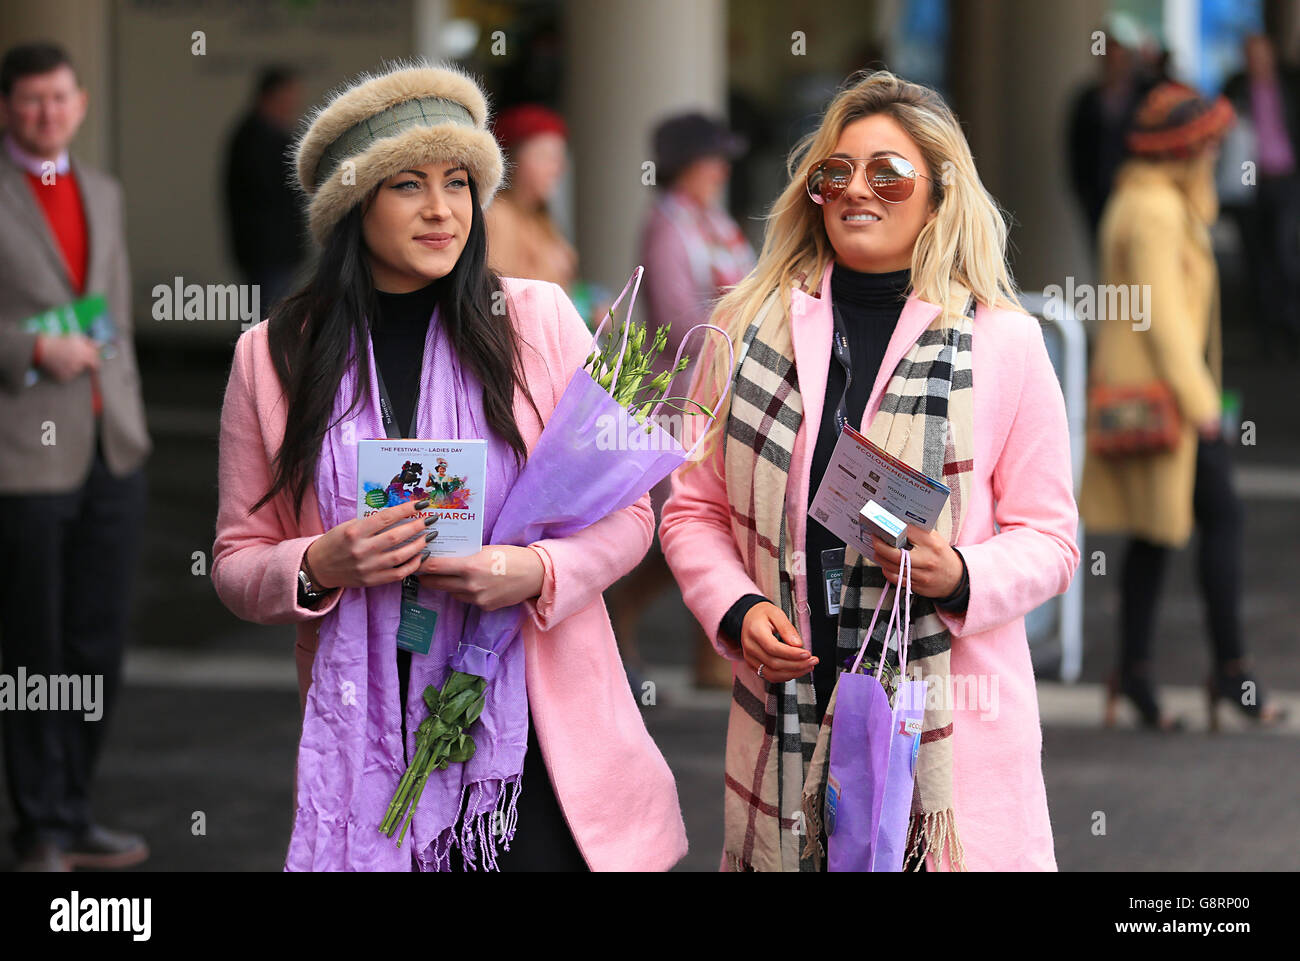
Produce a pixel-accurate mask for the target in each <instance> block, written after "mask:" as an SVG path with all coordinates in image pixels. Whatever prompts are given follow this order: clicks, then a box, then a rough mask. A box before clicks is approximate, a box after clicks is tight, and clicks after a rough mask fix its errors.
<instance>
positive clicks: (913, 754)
mask: <svg viewBox="0 0 1300 961" xmlns="http://www.w3.org/2000/svg"><path fill="white" fill-rule="evenodd" d="M898 575H899V578H900V580H903V582H904V594H903V613H902V617H901V620H902V622H903V624H902V630H901V631H900V633H899V644H898V676H899V681H898V690H897V692H895V694H894V710H893V713H892V716H891V719H890V725H889V730H890V734H889V764H888V766H887V768H886V772H885V797H884V802H883V804H882V805H881V810H880V825H879V827H878V828H877V830H876V843H875V855H874V859H873V861H872V864H871V870H872V871H901V870H903V858H904V855H905V854H906V852H907V833H908V825H909V824H910V821H911V815H912V794H913V788H914V785H915V783H916V759H917V755H918V753H919V751H920V749H921V722H922V721H923V720H924V718H925V681H909V680H906V677H907V640H908V636H909V633H910V627H911V622H912V569H911V558H910V557H909V556H908V553H907V551H904V552H903V556H902V562H901V563H900V565H899V571H898ZM898 606H899V604H898V598H897V597H895V600H894V608H895V611H894V613H895V614H897V608H898ZM894 620H895V618H894V617H893V616H892V615H891V618H890V624H891V626H892V625H893V623H894ZM885 636H886V638H888V636H889V635H888V634H886V635H885Z"/></svg>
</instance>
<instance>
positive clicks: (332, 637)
mask: <svg viewBox="0 0 1300 961" xmlns="http://www.w3.org/2000/svg"><path fill="white" fill-rule="evenodd" d="M356 355H357V352H356V350H355V345H354V349H353V350H352V357H353V361H354V362H353V363H351V364H350V365H349V366H348V368H347V370H346V372H345V373H344V375H343V378H342V380H341V381H340V383H339V388H338V392H337V394H336V395H335V398H334V410H333V414H332V416H331V422H332V423H334V422H336V423H334V426H333V427H331V428H330V429H329V431H328V432H327V433H326V435H325V439H324V441H323V443H322V445H321V454H320V462H319V464H318V465H317V468H316V496H317V498H318V499H319V501H320V510H321V519H322V521H324V524H325V529H326V530H329V529H330V528H332V527H334V526H335V525H337V524H340V523H342V522H344V521H346V520H350V519H351V518H353V517H355V516H356V491H357V447H356V441H357V440H358V439H363V440H364V439H368V438H383V437H385V436H386V435H385V433H384V429H383V423H382V421H381V419H380V414H379V389H378V386H377V382H376V379H375V361H374V353H373V351H372V350H371V347H370V340H369V338H367V339H366V360H367V363H368V364H369V365H370V396H369V398H368V400H367V402H366V403H365V404H364V405H362V406H361V407H360V408H359V409H358V410H357V411H356V412H354V414H353V416H352V417H351V418H349V419H343V414H344V412H345V411H346V410H347V407H348V405H349V404H350V403H351V399H352V392H353V389H354V385H355V383H356V377H357V365H356V363H355V358H356ZM417 418H418V419H417V427H418V430H419V437H421V438H424V439H430V440H442V439H457V438H467V439H468V438H484V439H486V440H487V441H488V445H487V490H486V497H485V498H484V507H485V511H484V513H485V516H484V525H483V531H484V536H483V542H484V544H485V545H486V544H489V543H491V539H490V535H491V531H492V528H493V525H494V524H495V522H496V518H497V514H498V512H499V511H500V508H501V504H502V501H503V500H504V499H505V495H506V493H507V492H508V491H509V489H510V487H511V485H512V484H513V483H514V480H515V477H516V476H517V473H518V470H517V468H516V466H515V461H514V455H513V452H512V451H511V450H510V448H509V446H508V445H507V444H505V443H504V442H502V441H501V440H499V439H498V438H496V437H495V436H494V435H493V434H492V433H491V432H490V430H489V428H488V424H487V419H486V418H485V416H484V414H483V402H482V387H481V385H480V384H479V382H478V381H477V379H476V378H475V377H474V376H473V375H472V374H471V373H470V372H468V371H466V370H464V369H463V368H462V367H461V366H460V364H459V363H458V362H457V359H456V356H455V353H454V351H453V349H452V345H451V343H450V342H449V340H448V339H447V337H446V336H445V335H444V333H443V330H442V325H441V324H440V323H439V322H438V312H437V311H435V312H434V315H433V317H432V319H431V320H430V322H429V332H428V335H427V337H426V338H425V344H424V363H423V368H422V372H421V379H420V398H419V412H418V414H417ZM400 598H401V585H400V583H393V584H387V585H384V586H382V587H370V588H347V589H345V590H344V591H343V596H342V597H341V598H340V599H339V602H338V605H337V606H336V607H335V608H334V610H332V611H331V612H330V613H329V614H327V615H326V616H325V617H324V618H323V619H322V621H321V630H320V646H319V648H318V650H317V652H316V660H315V663H314V664H313V665H312V684H311V689H310V691H309V692H308V695H307V709H306V715H305V717H304V719H303V727H302V737H301V740H300V741H299V743H298V808H297V815H296V818H295V820H294V826H293V837H292V838H291V840H290V842H289V853H288V856H287V858H286V860H285V870H286V871H410V870H421V871H447V870H450V868H451V848H452V845H455V844H459V845H460V849H461V857H462V859H463V861H464V864H465V867H466V868H469V867H477V862H479V861H480V860H481V863H482V865H483V866H484V867H485V868H488V869H491V868H495V867H496V845H497V843H498V842H500V843H503V844H504V846H505V849H506V850H507V851H508V850H509V849H510V840H511V839H512V838H513V837H514V831H515V822H516V820H517V812H516V808H515V802H516V801H517V799H518V796H519V792H520V791H521V790H522V783H521V775H522V772H523V766H524V753H525V751H526V750H527V745H528V694H527V689H526V687H525V683H524V649H523V645H522V644H514V645H512V646H511V647H510V649H509V650H507V651H506V652H505V654H504V655H503V656H502V658H501V664H500V667H499V670H498V672H497V674H496V676H495V677H494V678H493V679H492V681H491V682H490V683H489V685H488V688H487V700H486V706H485V708H484V711H483V714H482V715H481V716H480V717H479V719H478V721H477V722H476V724H475V725H474V727H473V728H472V733H473V735H474V740H475V743H476V744H477V746H478V750H477V752H476V753H475V755H474V757H473V758H471V759H470V761H469V763H467V764H452V765H451V766H449V767H448V768H447V769H446V770H445V771H434V772H433V773H432V774H431V775H430V777H429V781H428V783H427V785H426V786H425V789H424V794H423V796H422V797H421V798H420V804H419V807H418V808H417V809H416V812H415V819H414V822H413V823H412V825H411V830H410V831H409V832H408V833H407V836H406V839H405V841H403V843H402V846H401V847H400V848H399V847H398V846H397V843H396V839H395V838H388V837H385V836H384V835H383V834H381V833H380V832H379V824H380V822H381V821H382V820H383V818H384V813H385V812H386V810H387V808H388V802H389V801H390V800H391V798H392V796H393V792H394V790H395V789H396V787H397V782H398V781H399V780H400V778H401V776H402V773H403V772H404V771H405V770H406V765H407V758H409V757H413V756H414V753H415V729H416V728H417V727H418V726H419V724H420V722H421V721H422V720H424V718H425V717H426V716H427V715H428V710H427V708H426V707H425V704H424V701H423V698H422V695H423V692H424V689H425V687H426V686H427V685H429V684H435V685H437V686H438V687H441V686H442V684H443V682H444V680H445V679H446V676H447V673H448V662H449V661H450V659H451V657H452V655H453V654H454V653H455V652H456V649H457V647H458V645H459V644H460V642H461V638H462V637H470V636H472V633H473V629H474V627H475V625H476V623H477V620H478V617H479V614H480V611H479V609H478V608H476V607H472V606H470V605H466V604H462V603H460V602H459V601H456V600H454V599H452V598H451V597H450V596H449V595H447V594H446V593H444V592H441V591H427V590H425V589H424V588H421V589H420V603H421V604H423V605H425V606H427V607H431V608H433V609H434V610H436V611H437V612H438V623H437V628H436V631H435V633H434V638H433V645H432V646H431V647H430V649H429V653H428V655H426V656H420V655H418V654H413V655H412V656H411V677H410V690H409V694H408V697H407V702H406V706H405V710H406V730H407V734H406V752H407V753H406V754H405V755H404V754H403V751H402V745H401V724H400V720H399V718H400V715H399V714H398V711H399V701H400V682H399V679H398V674H397V642H396V634H397V623H398V605H399V601H400ZM462 806H464V807H465V810H464V816H463V818H462V817H460V812H461V809H462Z"/></svg>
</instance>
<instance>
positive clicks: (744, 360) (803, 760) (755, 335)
mask: <svg viewBox="0 0 1300 961" xmlns="http://www.w3.org/2000/svg"><path fill="white" fill-rule="evenodd" d="M954 305H955V308H956V309H953V307H954ZM963 305H965V306H966V308H967V309H966V311H964V312H963V311H962V309H961V308H962V306H963ZM973 306H974V305H973V301H972V300H971V299H970V298H969V293H968V292H967V291H965V290H964V289H958V288H956V287H954V290H953V299H951V300H950V301H949V309H948V310H947V311H940V313H939V314H938V316H936V318H935V320H934V321H933V322H932V323H931V324H930V326H929V327H928V328H927V329H926V330H925V331H924V332H923V333H922V334H921V336H920V337H918V338H917V340H916V342H915V343H914V344H913V345H912V347H911V348H910V349H909V350H908V352H907V354H906V356H904V358H903V359H902V360H901V361H899V364H898V366H897V368H895V370H894V373H893V376H892V377H891V378H890V380H889V383H888V384H887V385H886V388H885V394H884V396H883V398H882V399H881V404H880V409H879V412H878V413H877V414H876V416H875V418H874V420H873V421H872V423H871V429H870V431H868V433H867V437H868V438H869V439H870V440H871V441H872V442H873V443H875V444H877V445H879V446H880V447H882V448H883V449H884V450H885V451H887V452H889V453H890V454H893V455H894V456H895V457H898V458H899V459H900V460H902V461H904V462H906V463H908V464H910V465H911V466H913V467H915V468H917V469H919V470H922V471H924V472H925V473H926V474H928V475H929V476H931V477H935V478H939V479H941V480H942V481H943V483H944V484H945V485H947V486H948V487H949V488H950V489H951V491H952V494H951V496H950V497H949V500H948V506H947V508H946V509H945V511H944V512H943V514H942V515H941V516H940V518H939V520H938V523H937V525H936V530H937V531H938V532H939V533H940V534H942V535H943V536H944V537H946V538H947V539H948V541H949V542H950V543H951V542H953V541H955V540H956V539H957V536H958V534H960V532H961V522H962V514H963V507H964V505H965V504H966V501H967V499H968V497H969V491H970V480H971V471H972V454H973V450H974V447H973V437H972V405H971V382H972V381H971V332H972V329H973V324H972V317H973V313H974V311H973V309H972V308H973ZM738 356H739V358H740V359H739V362H738V364H737V371H736V383H735V385H734V387H733V390H732V404H731V412H730V415H729V417H728V421H727V434H726V448H725V452H724V463H725V474H726V486H727V496H728V500H729V501H730V508H731V526H732V532H733V534H734V536H735V538H736V543H737V545H738V546H739V547H740V551H741V556H742V557H743V559H744V563H745V569H746V571H747V572H748V574H749V575H750V577H751V578H753V580H754V583H755V584H757V585H758V587H759V589H760V590H761V591H762V592H763V594H764V595H765V596H766V597H768V598H773V599H775V603H777V604H779V606H780V607H781V610H782V611H784V612H785V615H786V617H788V618H789V619H790V621H791V623H793V624H796V625H797V624H798V623H799V619H798V615H797V612H796V611H795V605H794V596H793V581H792V579H791V578H792V576H793V575H803V574H804V573H805V571H806V568H805V566H804V564H803V563H802V560H803V557H802V553H801V550H802V546H803V545H794V544H792V543H791V542H790V538H789V536H788V527H787V524H788V517H787V509H788V510H789V511H806V510H807V505H806V504H793V505H787V504H786V489H787V482H788V480H789V471H790V460H791V452H792V451H793V449H794V440H795V435H796V434H797V433H798V430H799V425H800V423H801V421H802V420H803V401H802V398H801V397H800V395H799V386H798V380H797V377H796V372H795V366H794V347H793V344H792V342H791V333H790V322H789V319H788V317H787V315H786V312H785V310H784V309H783V307H782V303H781V299H780V297H779V296H778V294H777V293H773V294H772V295H771V297H769V298H768V301H767V303H766V304H764V306H763V308H762V309H760V310H759V312H758V315H757V316H756V318H755V320H754V322H753V323H752V324H751V325H750V327H749V329H748V330H747V331H746V334H745V338H744V340H743V342H742V344H741V347H740V351H739V353H738ZM796 548H799V549H800V550H799V551H798V552H797V551H796ZM843 583H844V587H843V594H842V599H841V606H840V621H839V625H840V631H839V637H838V641H837V654H836V659H837V660H838V661H839V662H840V663H841V664H843V663H844V660H845V658H847V657H850V656H852V655H855V654H856V653H857V651H858V649H859V647H860V646H861V645H862V643H863V641H864V640H865V639H866V630H867V625H868V624H869V623H870V621H871V613H872V611H873V610H874V608H875V605H876V604H877V603H879V598H880V594H881V591H882V589H883V587H884V585H885V579H884V575H883V573H882V572H881V570H880V568H879V567H878V566H876V565H875V564H872V563H871V562H869V561H866V560H865V559H864V558H863V557H862V556H861V555H860V554H858V553H857V552H856V551H854V550H853V549H852V548H849V549H847V551H846V556H845V570H844V582H843ZM887 610H888V608H887V609H886V611H887ZM887 621H888V617H887V616H885V614H883V613H882V616H881V617H880V619H879V623H878V626H877V629H876V632H875V636H874V637H873V639H872V644H871V645H870V646H869V647H868V649H867V655H868V657H872V658H874V657H879V656H880V648H881V644H882V641H883V637H884V632H885V623H886V622H887ZM909 643H910V647H909V657H908V674H909V676H911V677H913V678H924V679H926V681H927V683H928V684H929V685H930V687H929V688H928V690H929V691H931V692H933V691H935V689H936V688H937V689H938V692H943V691H945V690H946V689H947V677H948V673H949V665H948V652H949V643H950V639H949V635H948V631H947V629H946V628H945V627H944V625H943V622H942V621H940V620H939V617H938V615H937V614H936V613H935V608H934V604H933V602H932V601H930V600H929V599H927V598H923V597H919V596H915V595H914V596H913V599H912V622H911V637H910V642H909ZM894 658H895V660H896V658H897V655H896V654H895V655H894ZM837 690H838V685H837ZM932 701H935V702H936V703H935V706H934V707H933V708H932V707H931V706H930V702H932ZM834 707H835V695H834V693H832V695H831V700H830V704H829V706H828V708H827V710H826V714H825V717H824V718H823V721H822V724H821V725H818V723H817V706H816V697H815V695H814V692H813V686H812V680H811V675H805V676H804V677H800V678H797V679H795V680H793V681H787V682H785V683H780V684H772V683H768V682H766V681H764V680H763V679H761V678H759V677H758V676H757V675H756V674H755V673H754V671H753V670H752V669H751V668H750V667H749V665H748V664H745V663H744V662H738V663H737V664H736V679H735V684H734V685H733V688H732V701H731V714H730V719H729V722H728V727H727V756H726V791H725V801H724V824H725V850H726V857H727V863H728V867H729V868H730V869H731V870H733V871H743V870H755V871H817V870H819V869H820V864H821V859H822V857H823V856H824V851H823V850H822V844H821V838H820V834H821V830H820V827H821V805H822V798H823V797H824V794H825V781H826V768H827V767H828V764H827V759H828V758H829V744H830V730H831V723H832V718H833V712H834ZM952 736H953V727H952V712H951V710H950V709H949V705H948V704H947V701H946V699H943V698H939V699H937V701H936V698H934V697H933V696H930V697H927V705H926V712H925V718H924V721H923V724H922V735H921V748H920V754H919V757H918V760H917V777H916V790H915V796H914V797H913V801H912V822H911V828H910V833H909V852H908V857H909V859H912V858H913V857H918V858H919V857H920V856H923V855H924V854H925V853H934V855H935V857H936V858H940V857H941V856H942V853H943V850H944V848H945V847H946V848H947V851H948V855H949V863H950V864H951V866H953V867H955V868H956V869H957V870H964V869H965V863H964V857H963V853H962V847H961V841H960V839H959V837H958V835H957V826H956V820H955V817H954V812H953V800H952ZM923 842H924V844H925V847H924V850H921V845H922V843H923ZM918 851H919V852H920V853H919V854H918V853H917V852H918ZM918 868H919V861H918Z"/></svg>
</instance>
